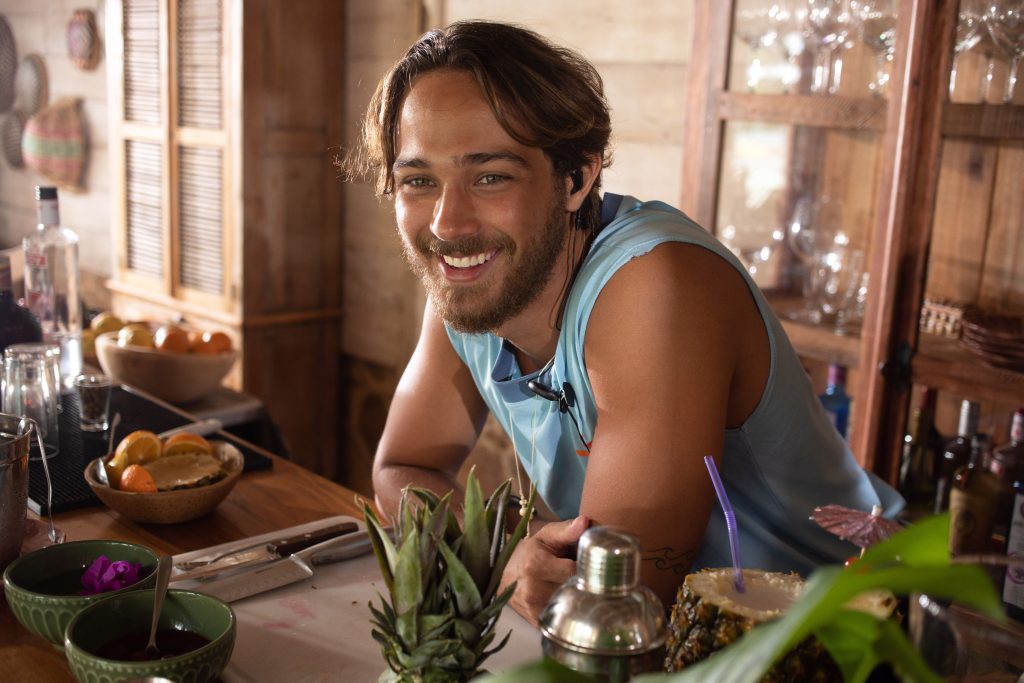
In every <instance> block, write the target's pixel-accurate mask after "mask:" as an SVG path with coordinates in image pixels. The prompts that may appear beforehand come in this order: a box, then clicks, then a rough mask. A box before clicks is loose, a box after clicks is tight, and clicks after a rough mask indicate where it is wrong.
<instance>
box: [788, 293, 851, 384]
mask: <svg viewBox="0 0 1024 683" xmlns="http://www.w3.org/2000/svg"><path fill="white" fill-rule="evenodd" d="M770 301H771V305H772V309H773V310H774V311H775V314H776V315H777V316H779V320H781V321H782V327H783V329H785V330H786V335H787V336H788V337H789V341H790V342H792V344H793V348H795V349H796V352H797V353H798V354H799V355H801V356H803V357H805V358H812V359H814V360H819V361H823V362H825V363H839V364H840V365H844V366H846V367H847V368H850V369H853V368H856V367H857V365H858V364H859V359H860V337H858V336H857V335H850V334H846V335H841V334H836V332H835V331H834V330H833V329H831V328H828V327H822V326H819V325H813V324H811V323H804V322H799V321H797V320H791V319H790V318H789V314H790V313H792V312H794V311H797V310H799V309H801V308H803V299H801V298H793V297H786V298H780V297H772V298H771V299H770Z"/></svg>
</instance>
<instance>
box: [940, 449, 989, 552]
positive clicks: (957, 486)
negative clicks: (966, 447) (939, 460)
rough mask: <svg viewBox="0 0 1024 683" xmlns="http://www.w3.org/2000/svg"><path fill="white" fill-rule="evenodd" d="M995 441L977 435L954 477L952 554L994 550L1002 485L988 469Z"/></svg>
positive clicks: (950, 509)
mask: <svg viewBox="0 0 1024 683" xmlns="http://www.w3.org/2000/svg"><path fill="white" fill-rule="evenodd" d="M991 450H992V438H991V437H990V436H989V435H988V434H982V433H978V434H975V435H974V438H973V439H971V455H970V460H969V461H968V462H967V464H966V465H964V466H963V467H960V468H958V469H957V471H956V472H955V473H954V474H953V484H952V486H951V487H950V491H949V552H950V553H951V554H953V555H964V554H967V553H987V552H989V551H990V550H991V549H992V529H993V527H994V526H995V514H996V504H997V502H998V499H999V490H1000V488H1001V484H1000V482H999V477H997V476H996V475H994V474H992V472H991V471H990V470H989V469H988V461H989V458H990V457H991V455H992V454H991Z"/></svg>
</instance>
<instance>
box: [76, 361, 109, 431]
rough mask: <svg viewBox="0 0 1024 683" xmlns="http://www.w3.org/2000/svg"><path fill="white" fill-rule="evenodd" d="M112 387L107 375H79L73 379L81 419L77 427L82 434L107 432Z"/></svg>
mask: <svg viewBox="0 0 1024 683" xmlns="http://www.w3.org/2000/svg"><path fill="white" fill-rule="evenodd" d="M112 385H113V382H112V381H111V379H110V377H109V376H108V375H100V374H96V375H79V376H78V377H76V378H75V387H76V388H77V389H78V405H79V415H80V417H81V419H80V422H79V426H80V427H81V429H82V431H83V432H105V431H107V427H108V422H107V417H108V415H109V414H110V389H111V386H112Z"/></svg>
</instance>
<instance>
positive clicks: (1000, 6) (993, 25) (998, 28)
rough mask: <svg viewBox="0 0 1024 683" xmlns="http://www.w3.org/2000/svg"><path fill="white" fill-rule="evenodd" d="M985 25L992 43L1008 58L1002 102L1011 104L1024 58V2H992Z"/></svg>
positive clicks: (1010, 0)
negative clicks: (1008, 65)
mask: <svg viewBox="0 0 1024 683" xmlns="http://www.w3.org/2000/svg"><path fill="white" fill-rule="evenodd" d="M985 25H986V26H987V27H988V31H989V34H990V35H991V36H992V40H993V42H995V44H996V45H997V46H998V47H999V48H1000V49H1001V50H1002V51H1003V52H1005V53H1006V54H1007V55H1009V57H1010V74H1009V77H1008V78H1007V79H1006V92H1005V93H1004V94H1003V102H1005V103H1007V104H1009V103H1010V102H1013V96H1014V91H1015V89H1016V86H1017V78H1018V76H1019V73H1020V62H1021V58H1022V57H1024V0H1002V2H994V3H992V5H991V6H990V7H989V9H988V12H987V13H986V14H985Z"/></svg>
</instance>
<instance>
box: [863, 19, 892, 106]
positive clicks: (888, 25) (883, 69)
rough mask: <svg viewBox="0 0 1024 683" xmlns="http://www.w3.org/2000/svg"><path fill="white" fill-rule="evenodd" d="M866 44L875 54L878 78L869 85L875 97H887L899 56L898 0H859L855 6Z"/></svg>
mask: <svg viewBox="0 0 1024 683" xmlns="http://www.w3.org/2000/svg"><path fill="white" fill-rule="evenodd" d="M855 8H856V10H855V11H856V14H857V16H858V18H859V20H860V35H861V40H862V41H863V42H864V45H866V46H867V47H868V49H870V50H871V51H872V52H873V53H874V55H875V77H874V80H872V82H871V83H870V84H869V86H868V87H869V88H870V89H871V92H873V93H874V94H875V95H879V96H881V95H884V94H885V90H886V86H887V85H888V84H889V78H890V70H891V69H892V66H891V64H892V60H893V55H895V53H896V2H895V0H868V1H866V2H865V1H863V0H860V1H858V2H856V3H855Z"/></svg>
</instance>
